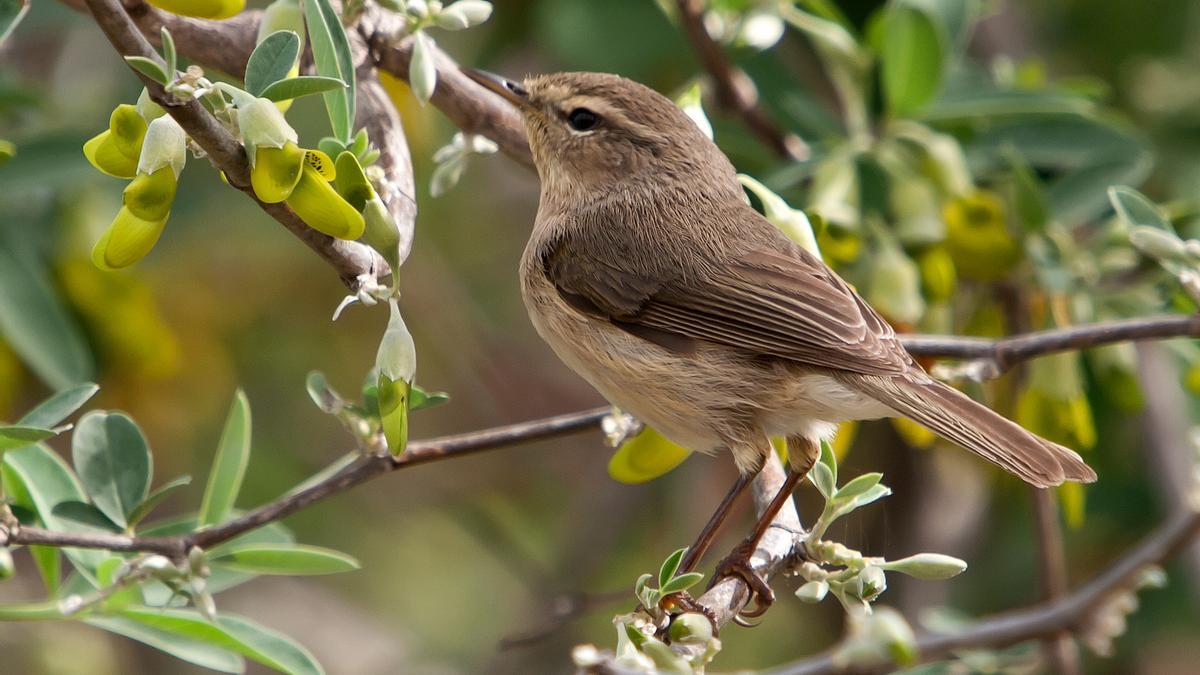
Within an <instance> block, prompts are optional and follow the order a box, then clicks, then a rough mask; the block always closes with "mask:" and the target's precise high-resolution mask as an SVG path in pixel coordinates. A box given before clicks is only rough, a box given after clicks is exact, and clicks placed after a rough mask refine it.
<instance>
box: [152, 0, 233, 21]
mask: <svg viewBox="0 0 1200 675" xmlns="http://www.w3.org/2000/svg"><path fill="white" fill-rule="evenodd" d="M147 2H149V3H150V4H151V5H154V6H155V7H157V8H159V9H162V10H165V11H168V12H170V13H172V14H179V15H180V16H191V17H195V18H197V19H228V18H229V17H231V16H235V15H237V14H238V13H240V12H241V11H242V10H243V9H245V8H246V0H147Z"/></svg>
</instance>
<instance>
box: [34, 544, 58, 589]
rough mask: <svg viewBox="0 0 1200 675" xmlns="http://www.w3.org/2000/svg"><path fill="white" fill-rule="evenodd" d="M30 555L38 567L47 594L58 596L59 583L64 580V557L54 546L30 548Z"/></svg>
mask: <svg viewBox="0 0 1200 675" xmlns="http://www.w3.org/2000/svg"><path fill="white" fill-rule="evenodd" d="M29 555H31V556H32V557H33V564H34V565H35V566H37V570H38V575H39V576H41V577H42V583H43V584H44V585H45V586H46V593H47V594H49V595H50V596H51V597H54V596H55V595H57V594H58V585H59V581H60V580H61V579H62V556H61V555H60V554H59V551H58V548H57V547H54V546H30V547H29Z"/></svg>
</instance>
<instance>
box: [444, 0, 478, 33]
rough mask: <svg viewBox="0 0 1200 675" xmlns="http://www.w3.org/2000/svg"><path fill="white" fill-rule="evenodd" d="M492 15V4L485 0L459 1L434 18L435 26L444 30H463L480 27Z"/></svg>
mask: <svg viewBox="0 0 1200 675" xmlns="http://www.w3.org/2000/svg"><path fill="white" fill-rule="evenodd" d="M491 15H492V3H490V2H484V0H458V2H456V3H454V4H452V5H450V6H449V7H446V8H445V9H443V10H442V11H440V12H438V13H437V15H436V16H435V17H433V22H434V24H436V25H437V27H438V28H441V29H443V30H463V29H465V28H470V27H471V26H478V25H479V24H481V23H483V22H484V21H487V20H488V17H490V16H491Z"/></svg>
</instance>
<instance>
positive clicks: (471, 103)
mask: <svg viewBox="0 0 1200 675" xmlns="http://www.w3.org/2000/svg"><path fill="white" fill-rule="evenodd" d="M366 39H367V44H368V45H369V46H370V48H371V51H372V52H373V53H374V54H375V57H376V60H377V63H378V65H379V69H380V70H383V71H385V72H387V73H389V74H391V75H394V76H396V77H399V78H401V79H403V80H404V81H406V82H407V81H408V64H409V62H410V61H412V44H413V40H412V38H411V37H408V38H406V39H404V40H401V41H400V42H399V43H397V44H392V43H391V42H390V38H389V37H388V35H387V34H386V33H385V32H382V31H376V32H374V33H373V34H371V35H369V36H367V38H366ZM432 52H433V55H434V58H435V60H436V62H437V87H436V88H434V90H433V97H432V98H431V99H430V102H431V103H433V105H434V106H436V107H437V108H438V110H441V111H442V114H444V115H445V116H446V117H447V118H449V119H450V121H451V122H453V123H454V124H455V126H457V127H458V128H459V129H462V130H463V131H465V132H467V133H469V134H479V135H481V136H486V137H488V138H490V139H492V140H493V141H495V142H496V144H497V145H499V146H500V149H501V150H503V151H504V154H506V155H508V156H509V157H511V158H513V159H515V160H517V161H518V162H520V163H522V164H524V165H526V166H530V167H532V166H533V155H531V154H530V152H529V143H528V141H527V140H526V138H525V122H524V121H522V119H521V113H519V112H518V111H517V109H516V108H514V107H513V106H512V105H511V104H510V103H509V102H508V101H505V100H504V99H502V98H500V96H499V95H498V94H496V93H495V92H492V91H489V90H487V89H485V88H483V87H482V86H480V85H479V83H477V82H475V81H474V80H472V79H471V78H469V77H467V76H466V75H464V74H463V72H462V69H461V68H459V66H458V64H457V63H455V62H454V59H452V58H450V57H449V56H447V55H446V53H445V52H443V51H442V50H441V48H439V47H437V46H433V49H432Z"/></svg>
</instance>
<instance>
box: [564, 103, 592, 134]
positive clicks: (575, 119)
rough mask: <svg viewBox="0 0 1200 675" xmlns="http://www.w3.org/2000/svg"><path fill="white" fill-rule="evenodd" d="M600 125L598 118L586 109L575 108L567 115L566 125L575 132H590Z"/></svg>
mask: <svg viewBox="0 0 1200 675" xmlns="http://www.w3.org/2000/svg"><path fill="white" fill-rule="evenodd" d="M599 123H600V116H599V115H597V114H596V113H594V112H592V111H591V110H588V109H587V108H576V109H574V110H572V111H571V112H570V113H568V114H567V124H570V125H571V128H572V129H574V130H575V131H591V130H592V129H595V128H596V125H597V124H599Z"/></svg>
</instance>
